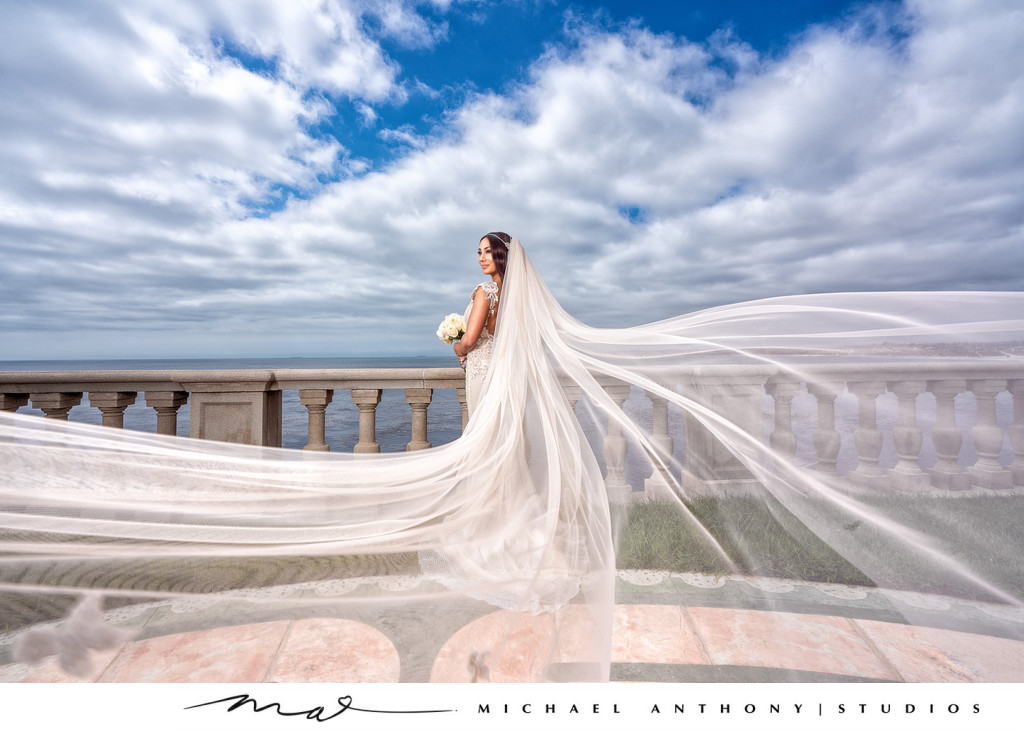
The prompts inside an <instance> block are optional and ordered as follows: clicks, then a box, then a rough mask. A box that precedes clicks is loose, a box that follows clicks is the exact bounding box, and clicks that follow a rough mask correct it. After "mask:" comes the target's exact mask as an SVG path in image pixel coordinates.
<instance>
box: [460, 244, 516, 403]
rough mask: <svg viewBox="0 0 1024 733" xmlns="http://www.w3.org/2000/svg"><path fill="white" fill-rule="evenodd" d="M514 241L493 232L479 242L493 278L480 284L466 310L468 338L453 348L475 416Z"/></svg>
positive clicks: (480, 253) (482, 264) (481, 259)
mask: <svg viewBox="0 0 1024 733" xmlns="http://www.w3.org/2000/svg"><path fill="white" fill-rule="evenodd" d="M511 241H512V238H511V237H510V236H509V235H508V234H506V233H505V232H490V233H488V234H485V235H484V236H483V237H482V238H481V239H480V246H479V247H478V248H477V251H476V254H477V258H478V260H479V262H480V269H481V270H483V273H484V274H485V275H490V277H491V279H490V281H489V282H483V283H480V284H479V285H478V286H477V287H476V289H475V290H474V291H473V297H472V301H471V302H470V304H469V306H468V307H467V308H466V313H465V319H466V334H465V336H463V337H462V339H461V340H460V341H456V342H455V346H454V347H453V348H454V350H455V355H456V356H458V357H459V363H460V364H463V365H464V366H465V367H466V403H467V405H468V407H469V414H471V415H472V414H473V411H474V410H475V408H476V404H477V400H478V399H479V398H480V390H481V388H482V387H483V383H484V378H485V377H486V376H487V369H488V367H489V366H490V364H491V353H492V352H493V349H494V332H495V328H496V327H497V323H498V303H499V299H500V296H501V285H502V280H503V279H504V277H505V263H506V262H507V261H508V248H509V244H510V243H511Z"/></svg>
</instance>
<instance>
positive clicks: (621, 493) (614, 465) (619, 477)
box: [604, 385, 633, 502]
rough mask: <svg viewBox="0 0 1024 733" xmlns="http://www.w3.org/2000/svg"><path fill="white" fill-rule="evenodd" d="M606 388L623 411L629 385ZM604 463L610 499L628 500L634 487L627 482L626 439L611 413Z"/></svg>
mask: <svg viewBox="0 0 1024 733" xmlns="http://www.w3.org/2000/svg"><path fill="white" fill-rule="evenodd" d="M604 390H605V392H607V393H608V396H609V397H611V398H612V400H613V401H614V402H615V405H616V406H617V407H618V408H619V410H620V411H621V410H622V405H623V403H624V402H625V401H626V399H627V398H628V397H629V386H628V385H615V386H608V387H605V388H604ZM604 463H605V469H606V471H607V475H606V476H605V479H604V485H605V487H606V488H607V490H608V497H609V499H611V500H612V501H616V502H624V501H628V500H629V499H630V495H631V493H632V491H633V487H632V486H630V485H629V484H628V483H627V482H626V439H625V438H624V437H623V436H622V425H621V424H620V423H619V422H618V421H617V420H614V419H613V418H612V416H611V415H609V416H608V435H607V436H605V439H604Z"/></svg>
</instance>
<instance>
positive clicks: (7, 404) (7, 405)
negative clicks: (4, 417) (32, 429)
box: [0, 392, 28, 412]
mask: <svg viewBox="0 0 1024 733" xmlns="http://www.w3.org/2000/svg"><path fill="white" fill-rule="evenodd" d="M27 404H28V395H27V394H7V393H6V392H4V393H0V410H4V411H6V412H17V411H18V408H19V407H24V406H25V405H27Z"/></svg>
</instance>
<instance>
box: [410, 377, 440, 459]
mask: <svg viewBox="0 0 1024 733" xmlns="http://www.w3.org/2000/svg"><path fill="white" fill-rule="evenodd" d="M433 396H434V390H432V389H413V388H408V389H406V390H405V401H406V402H408V403H409V407H411V408H412V440H411V441H410V442H409V443H408V444H407V445H406V446H405V449H406V450H407V451H412V450H423V449H424V448H429V447H430V441H429V440H427V407H428V406H429V405H430V400H431V399H432V398H433Z"/></svg>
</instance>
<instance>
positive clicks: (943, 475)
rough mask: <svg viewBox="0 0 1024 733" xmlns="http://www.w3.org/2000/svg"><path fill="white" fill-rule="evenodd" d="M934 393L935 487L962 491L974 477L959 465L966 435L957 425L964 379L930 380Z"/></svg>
mask: <svg viewBox="0 0 1024 733" xmlns="http://www.w3.org/2000/svg"><path fill="white" fill-rule="evenodd" d="M928 391H929V392H931V393H932V394H933V395H935V427H934V428H932V445H934V446H935V458H936V461H935V465H934V466H932V467H931V468H929V469H928V475H929V476H930V477H931V481H932V486H934V487H935V488H937V489H941V490H943V491H963V490H964V489H968V488H970V486H971V477H970V476H969V475H968V474H967V472H966V471H964V470H961V468H960V464H959V461H960V447H961V446H962V445H963V442H964V436H963V433H961V432H960V429H959V428H957V426H956V396H957V395H958V394H960V393H961V392H966V391H967V382H966V381H965V380H963V379H938V380H933V381H931V382H928Z"/></svg>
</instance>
